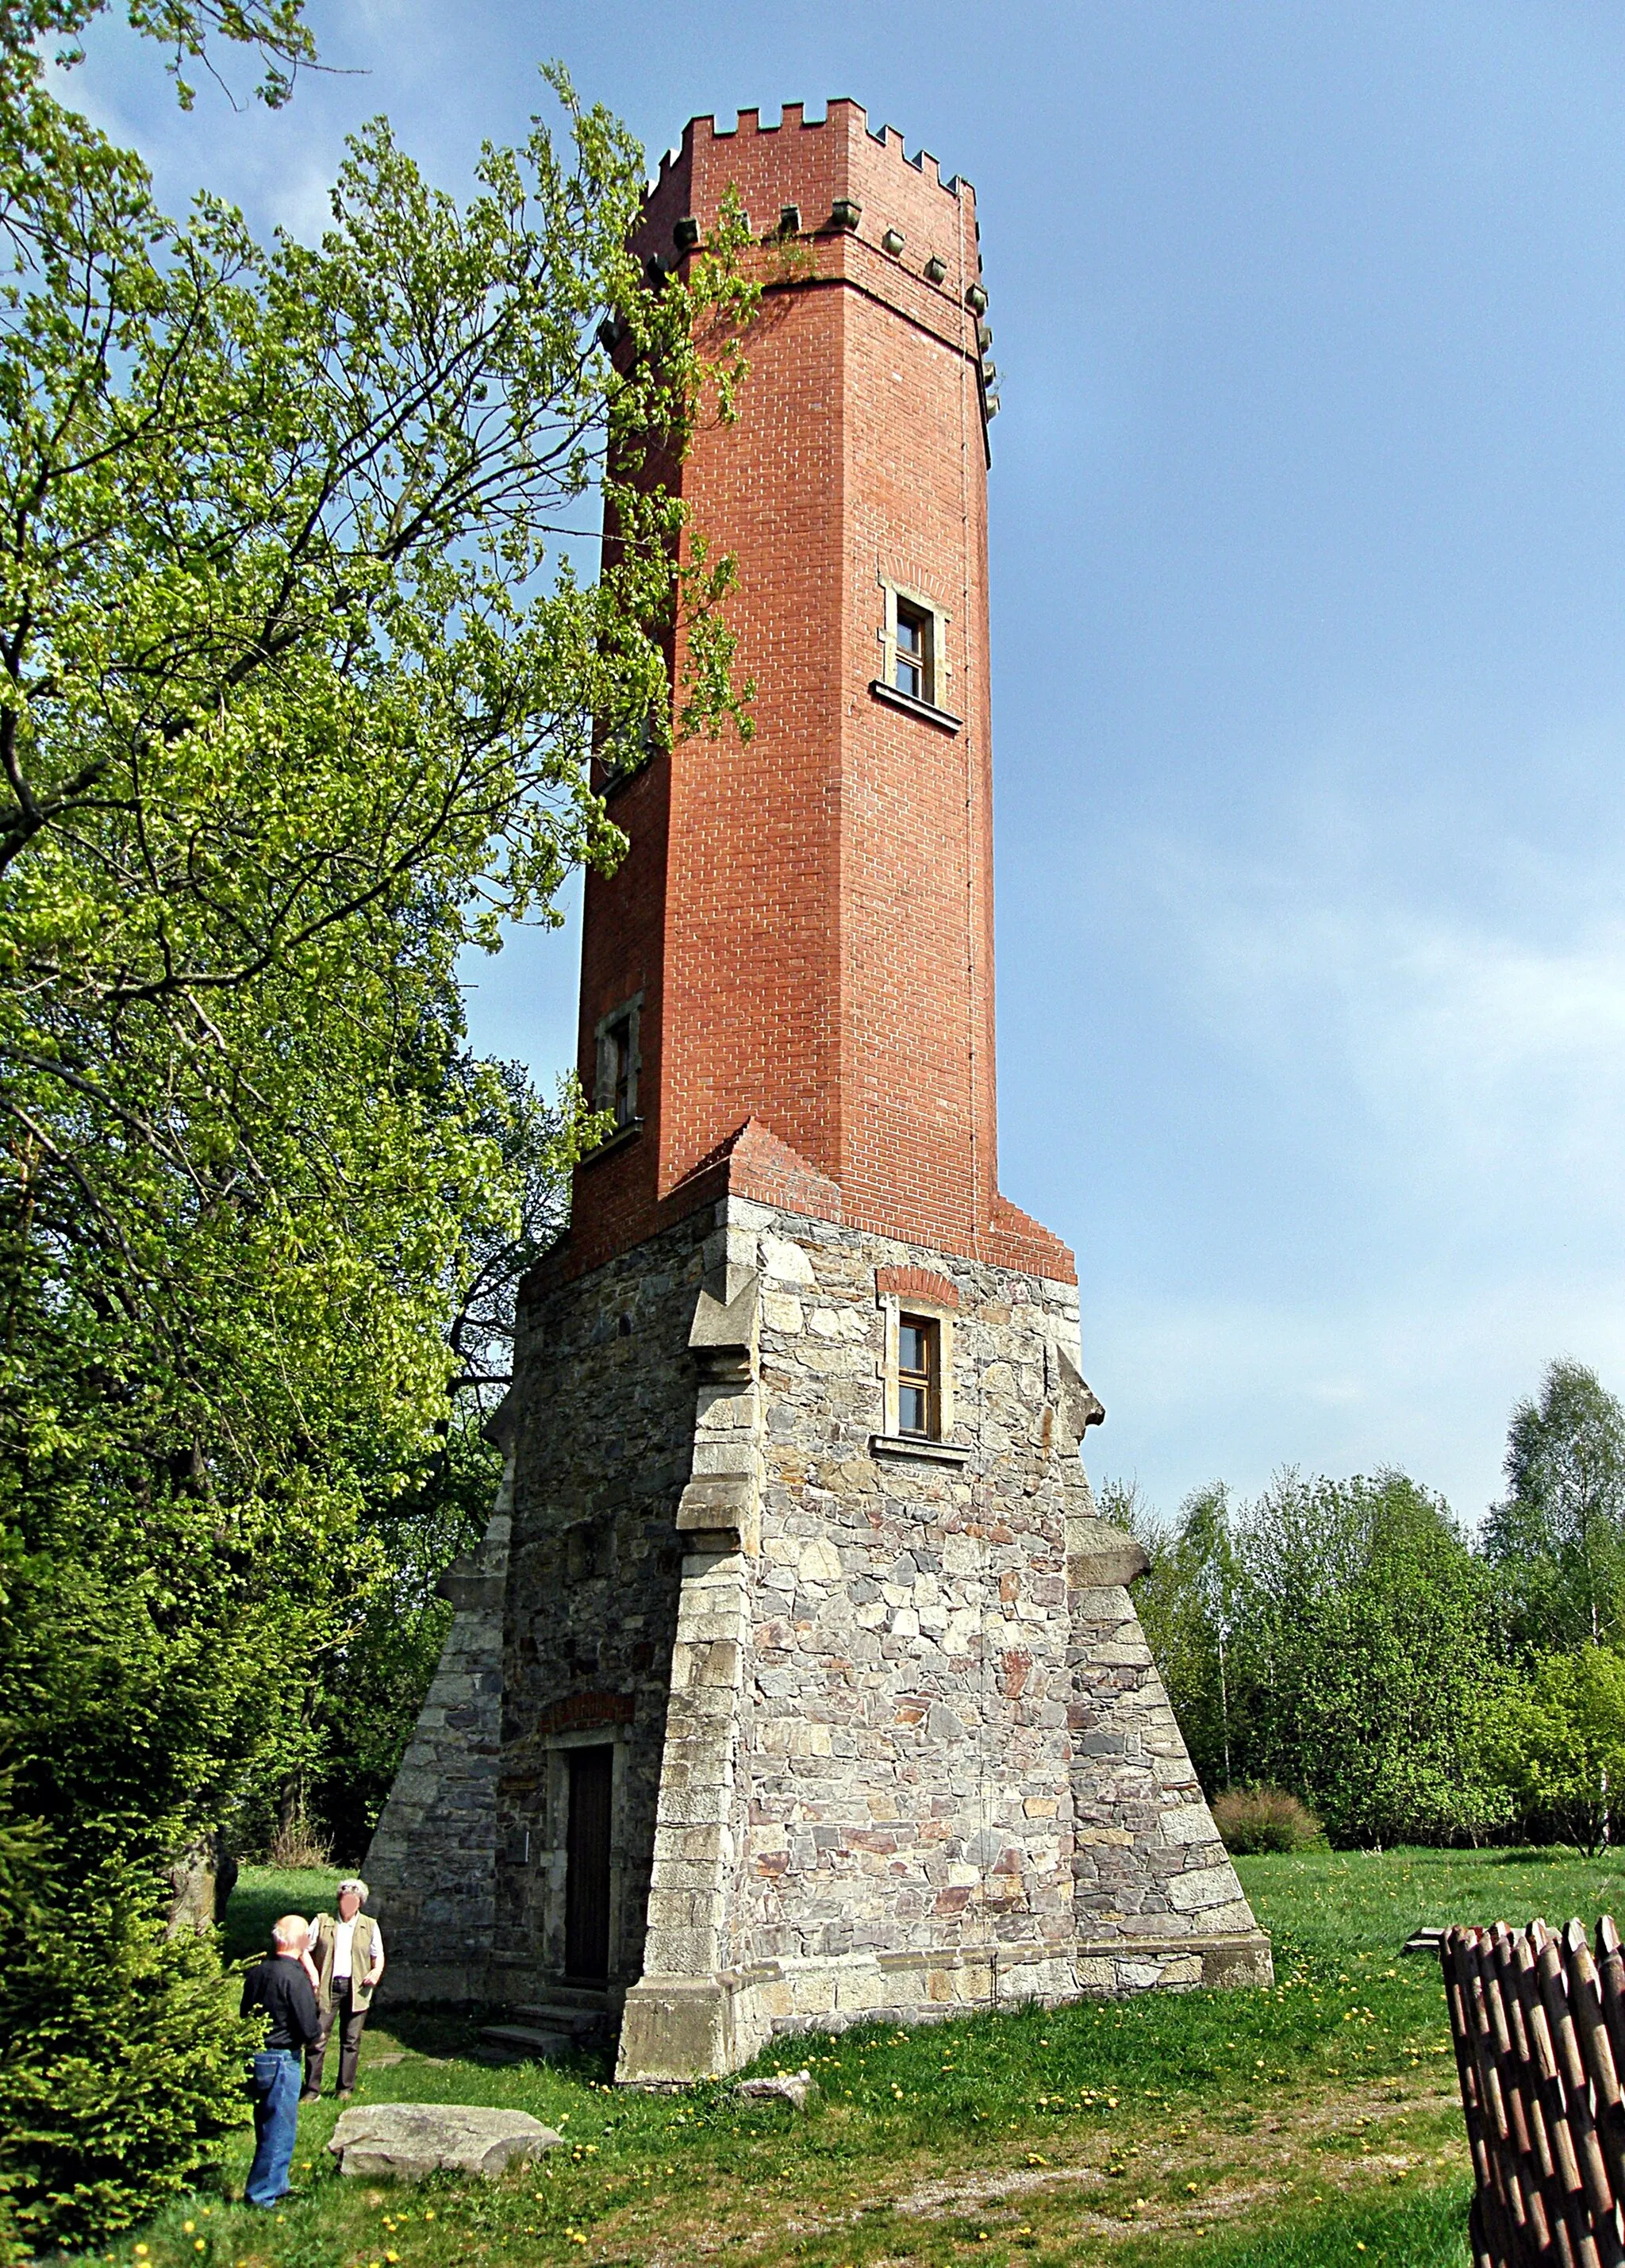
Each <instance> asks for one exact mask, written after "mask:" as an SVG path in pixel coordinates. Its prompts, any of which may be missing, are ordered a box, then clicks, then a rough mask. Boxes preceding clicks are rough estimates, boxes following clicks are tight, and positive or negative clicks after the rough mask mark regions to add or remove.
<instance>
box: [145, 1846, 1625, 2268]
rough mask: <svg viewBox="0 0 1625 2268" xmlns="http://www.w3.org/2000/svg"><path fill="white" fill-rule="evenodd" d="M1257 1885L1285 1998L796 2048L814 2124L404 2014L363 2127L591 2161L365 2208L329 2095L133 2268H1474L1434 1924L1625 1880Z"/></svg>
mask: <svg viewBox="0 0 1625 2268" xmlns="http://www.w3.org/2000/svg"><path fill="white" fill-rule="evenodd" d="M1241 1872H1242V1874H1243V1877H1244V1880H1245V1881H1246V1888H1247V1890H1248V1894H1249V1896H1251V1897H1252V1898H1253V1900H1254V1906H1255V1909H1256V1911H1258V1914H1259V1918H1260V1919H1261V1921H1262V1922H1263V1924H1264V1926H1266V1927H1267V1928H1268V1929H1269V1930H1270V1931H1271V1932H1272V1933H1274V1937H1275V1942H1276V1972H1277V1983H1276V1987H1275V1989H1274V1990H1272V1991H1268V1992H1211V1993H1194V1994H1180V1995H1146V1996H1144V1997H1143V1998H1141V1999H1136V2000H1132V2001H1128V2002H1094V2003H1089V2004H1085V2005H1084V2006H1082V2007H1073V2008H1067V2009H1051V2010H1040V2009H1034V2008H1021V2009H1015V2010H1011V2011H1010V2012H1009V2013H1006V2014H998V2015H989V2016H982V2017H975V2018H970V2019H967V2020H962V2021H956V2022H953V2023H950V2024H945V2025H941V2026H937V2027H932V2028H929V2029H915V2030H911V2031H906V2032H905V2031H894V2030H890V2029H881V2028H877V2027H872V2026H871V2027H865V2028H864V2029H858V2030H853V2031H849V2032H846V2033H843V2034H841V2035H838V2036H807V2037H804V2038H800V2039H787V2040H783V2041H780V2042H777V2043H775V2044H774V2045H773V2047H772V2048H771V2049H770V2050H769V2051H768V2052H767V2053H766V2054H765V2055H764V2056H763V2057H762V2058H761V2067H762V2068H764V2069H769V2070H790V2069H796V2068H798V2067H799V2066H802V2065H804V2064H805V2065H807V2066H810V2067H811V2068H812V2070H813V2073H814V2074H815V2075H816V2077H817V2078H818V2080H819V2081H820V2088H821V2090H822V2099H821V2102H820V2107H819V2108H818V2109H817V2110H816V2111H815V2112H814V2113H813V2116H811V2117H806V2118H804V2119H796V2118H793V2117H791V2116H790V2114H789V2113H788V2112H787V2111H786V2110H784V2109H783V2106H780V2105H776V2104H765V2105H757V2104H751V2105H747V2104H744V2103H741V2102H739V2101H738V2100H737V2099H736V2098H735V2097H734V2096H733V2095H732V2092H731V2091H730V2090H729V2088H726V2087H724V2086H717V2085H706V2086H700V2087H696V2088H692V2089H690V2090H688V2092H687V2093H686V2094H684V2095H680V2096H675V2097H673V2096H658V2095H629V2094H622V2093H619V2092H617V2091H616V2090H615V2089H614V2088H613V2086H611V2085H610V2084H608V2081H609V2078H610V2073H609V2072H608V2070H607V2068H606V2067H605V2066H602V2065H600V2064H598V2063H595V2062H593V2061H592V2060H591V2059H586V2058H582V2059H578V2060H577V2062H575V2063H574V2064H572V2065H570V2066H562V2067H555V2066H543V2065H535V2064H522V2065H515V2066H508V2067H505V2068H490V2067H488V2066H482V2065H480V2064H479V2063H477V2062H475V2061H474V2060H472V2059H471V2054H470V2051H471V2050H472V2049H473V2048H474V2044H475V2039H474V2030H473V2028H472V2025H471V2024H469V2023H467V2022H464V2021H459V2020H455V2019H452V2018H445V2017H440V2018H435V2017H427V2016H425V2017H414V2016H411V2015H409V2014H406V2013H401V2014H396V2015H393V2016H392V2015H391V2014H389V2012H388V2010H387V2007H386V2008H385V2009H384V2010H381V2011H380V2012H379V2014H378V2015H377V2016H375V2018H374V2019H373V2021H372V2023H371V2026H370V2027H369V2030H368V2034H367V2043H366V2048H365V2050H364V2058H363V2065H362V2088H361V2095H360V2099H361V2100H362V2101H372V2102H383V2101H391V2100H394V2101H414V2102H490V2103H500V2104H508V2105H512V2106H513V2107H515V2108H518V2109H522V2110H529V2111H531V2112H533V2114H534V2115H535V2116H536V2117H540V2118H541V2119H542V2120H544V2121H545V2122H546V2123H547V2124H549V2125H552V2126H554V2127H555V2128H557V2129H558V2131H559V2132H562V2134H563V2135H564V2136H565V2137H566V2139H567V2145H568V2147H566V2148H565V2149H563V2150H561V2151H557V2152H555V2153H553V2154H552V2155H551V2156H550V2157H549V2158H548V2160H547V2161H545V2163H544V2164H543V2166H542V2167H541V2168H540V2169H537V2170H536V2171H535V2172H533V2174H531V2175H529V2176H526V2177H524V2178H522V2179H521V2178H518V2177H515V2178H512V2179H509V2180H504V2181H503V2182H501V2183H495V2184H490V2185H487V2184H483V2183H474V2184H468V2185H463V2184H460V2183H455V2182H452V2181H450V2180H445V2179H442V2180H437V2182H435V2183H430V2184H428V2185H426V2186H425V2187H424V2188H423V2189H421V2190H417V2191H403V2192H391V2191H382V2190H368V2189H366V2188H364V2186H363V2185H362V2184H360V2183H350V2182H343V2181H342V2180H340V2179H339V2178H338V2177H337V2176H336V2175H335V2172H334V2170H333V2169H332V2165H331V2161H328V2160H327V2157H326V2154H325V2145H326V2143H327V2139H328V2137H329V2135H330V2133H331V2132H332V2127H333V2123H334V2117H335V2106H334V2104H333V2103H332V2102H331V2099H330V2098H329V2100H328V2101H327V2102H323V2103H322V2104H320V2105H319V2106H313V2107H312V2108H311V2109H309V2110H305V2111H304V2112H302V2113H301V2117H300V2137H299V2150H298V2158H297V2160H296V2169H297V2170H296V2183H297V2186H298V2192H299V2194H298V2196H297V2197H296V2198H294V2199H292V2200H290V2204H289V2205H288V2208H287V2210H286V2212H285V2214H284V2215H283V2216H282V2217H281V2218H273V2219H270V2220H267V2219H266V2218H265V2217H263V2216H259V2215H254V2214H251V2213H248V2212H247V2211H246V2209H245V2208H242V2207H240V2206H239V2205H233V2204H231V2203H229V2202H227V2201H226V2200H227V2199H228V2198H230V2197H232V2195H236V2194H240V2188H241V2181H242V2176H243V2173H244V2171H245V2169H246V2161H247V2156H248V2149H247V2143H246V2138H245V2139H243V2140H241V2141H239V2143H238V2144H236V2145H235V2146H234V2147H233V2149H232V2153H231V2155H230V2158H229V2161H228V2164H227V2167H226V2169H225V2185H224V2194H223V2195H222V2196H218V2197H215V2198H197V2199H195V2200H192V2201H191V2202H189V2203H188V2204H187V2205H184V2206H183V2205H177V2206H176V2207H174V2208H173V2209H172V2210H171V2211H170V2212H167V2213H165V2214H164V2215H162V2216H161V2217H160V2218H159V2220H158V2221H157V2222H156V2223H155V2224H154V2225H153V2226H152V2227H151V2228H150V2229H148V2230H147V2231H145V2232H143V2239H142V2241H143V2242H145V2243H146V2244H147V2245H148V2247H149V2251H148V2253H147V2254H146V2255H144V2256H142V2257H140V2260H139V2263H138V2268H178V2264H180V2263H181V2262H191V2263H193V2264H194V2268H222V2264H224V2268H237V2264H239V2263H247V2264H250V2268H371V2264H373V2263H378V2264H379V2268H391V2263H392V2261H393V2262H398V2263H399V2264H401V2268H455V2264H461V2263H473V2262H479V2261H489V2262H493V2263H495V2262H507V2261H510V2260H512V2261H526V2262H530V2261H535V2262H539V2263H543V2262H556V2261H562V2260H591V2261H595V2262H605V2263H612V2262H613V2263H619V2264H624V2268H644V2264H645V2263H653V2262H656V2261H660V2262H665V2263H673V2264H682V2263H686V2262H688V2261H690V2260H694V2261H698V2260H699V2259H700V2258H701V2257H720V2258H722V2259H724V2260H725V2261H727V2262H729V2263H735V2262H737V2263H739V2264H741V2268H743V2264H746V2263H748V2264H753V2268H780V2264H783V2268H789V2264H792V2263H793V2264H795V2268H880V2264H882V2263H886V2264H897V2263H901V2262H903V2261H908V2262H910V2263H913V2264H916V2268H942V2264H947V2263H950V2262H960V2261H967V2260H980V2261H984V2262H985V2261H993V2262H997V2263H999V2264H1001V2268H1004V2264H1010V2263H1015V2262H1031V2263H1033V2264H1034V2268H1085V2264H1090V2268H1096V2264H1099V2268H1107V2264H1110V2268H1120V2264H1121V2268H1136V2264H1142V2263H1151V2262H1156V2263H1158V2264H1163V2263H1165V2264H1168V2268H1240V2264H1243V2263H1246V2264H1248V2268H1253V2264H1256V2268H1320V2264H1322V2263H1330V2262H1333V2261H1336V2262H1339V2263H1342V2264H1343V2268H1375V2264H1376V2263H1377V2262H1379V2261H1386V2262H1392V2263H1395V2264H1398V2263H1401V2262H1402V2263H1404V2264H1406V2268H1435V2264H1437V2268H1460V2264H1462V2263H1464V2262H1465V2260H1466V2257H1467V2254H1466V2246H1465V2242H1464V2238H1463V2231H1464V2228H1465V2223H1466V2211H1467V2194H1468V2192H1467V2186H1466V2173H1465V2169H1466V2157H1465V2150H1464V2147H1463V2144H1462V2139H1461V2120H1460V2106H1459V2104H1458V2103H1457V2101H1456V2097H1455V2073H1454V2065H1453V2060H1452V2057H1451V2055H1450V2053H1449V2046H1448V2035H1447V2032H1446V2029H1445V2008H1444V1994H1443V1988H1442V1985H1441V1983H1440V1979H1439V1975H1438V1964H1437V1962H1435V1961H1434V1960H1433V1959H1432V1958H1431V1957H1430V1956H1427V1955H1422V1956H1417V1955H1409V1956H1407V1955H1403V1954H1401V1950H1400V1948H1401V1945H1402V1943H1403V1941H1404V1940H1405V1938H1406V1937H1407V1936H1408V1934H1409V1933H1410V1932H1411V1931H1412V1930H1413V1929H1415V1927H1416V1926H1418V1925H1419V1924H1422V1923H1429V1922H1431V1923H1443V1922H1446V1921H1490V1920H1494V1919H1496V1918H1505V1919H1507V1920H1509V1921H1515V1922H1523V1921H1527V1920H1528V1919H1529V1918H1531V1917H1532V1916H1533V1914H1535V1913H1544V1914H1545V1915H1546V1916H1547V1917H1548V1919H1552V1920H1562V1919H1565V1918H1567V1917H1568V1916H1569V1915H1570V1914H1572V1913H1578V1914H1580V1915H1582V1916H1583V1917H1584V1918H1585V1919H1586V1920H1587V1921H1590V1920H1592V1919H1594V1918H1595V1917H1596V1915H1597V1914H1598V1913H1599V1911H1615V1912H1618V1913H1621V1914H1625V1862H1621V1861H1618V1860H1615V1859H1612V1858H1607V1859H1600V1860H1596V1861H1592V1860H1586V1859H1581V1858H1578V1857H1577V1856H1576V1855H1574V1854H1572V1853H1551V1852H1479V1853H1475V1852H1423V1851H1398V1852H1388V1853H1384V1854H1382V1855H1380V1856H1378V1855H1375V1854H1369V1853H1333V1852H1311V1853H1307V1854H1305V1855H1302V1856H1298V1857H1291V1858H1286V1857H1271V1858H1260V1859H1246V1860H1243V1861H1242V1864H1241ZM334 1880H335V1878H334V1877H331V1876H327V1875H297V1876H296V1875H287V1874H282V1875H270V1874H266V1873H264V1872H261V1871H255V1870H249V1871H248V1872H247V1873H246V1874H245V1877H244V1880H243V1882H242V1883H241V1885H240V1886H239V1890H238V1893H237V1896H236V1898H235V1899H234V1900H233V1904H232V1917H231V1932H230V1935H231V1940H232V1944H233V1945H234V1946H235V1947H238V1948H240V1949H242V1950H245V1951H246V1950H252V1949H255V1948H257V1946H258V1944H259V1943H261V1942H262V1941H263V1938H264V1933H265V1931H266V1929H267V1927H268V1923H269V1922H270V1921H272V1920H274V1919H275V1918H276V1915H277V1914H279V1913H281V1912H284V1911H290V1910H292V1911H302V1912H311V1911H315V1910H316V1909H317V1908H318V1907H319V1906H320V1905H321V1904H324V1903H325V1902H326V1901H327V1898H328V1897H330V1896H331V1894H332V1887H333V1881H334ZM383 2058H394V2059H393V2060H387V2061H386V2060H383ZM187 2220H190V2221H191V2222H192V2223H193V2227H192V2228H190V2229H188V2228H186V2227H185V2226H184V2224H185V2222H186V2221H187ZM1362 2247H1363V2248H1364V2250H1362V2249H1361V2248H1362ZM115 2257H117V2259H118V2260H119V2261H120V2262H121V2264H129V2262H130V2261H131V2260H132V2253H131V2250H130V2247H129V2245H128V2244H124V2245H121V2247H120V2249H119V2251H118V2253H117V2255H116V2256H115Z"/></svg>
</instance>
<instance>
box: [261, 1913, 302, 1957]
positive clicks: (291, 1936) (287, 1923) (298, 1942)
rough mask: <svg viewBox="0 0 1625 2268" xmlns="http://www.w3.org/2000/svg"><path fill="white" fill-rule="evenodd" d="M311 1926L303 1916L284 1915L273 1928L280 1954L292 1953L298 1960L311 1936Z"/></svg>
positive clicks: (272, 1933) (273, 1935)
mask: <svg viewBox="0 0 1625 2268" xmlns="http://www.w3.org/2000/svg"><path fill="white" fill-rule="evenodd" d="M271 1935H272V1937H273V1938H274V1939H275V1940H276V1950H277V1952H278V1953H290V1954H292V1955H294V1957H295V1958H296V1959H297V1958H298V1955H300V1954H301V1953H303V1952H304V1950H305V1939H306V1938H307V1937H308V1936H309V1935H310V1925H309V1924H308V1923H307V1922H306V1920H305V1917H304V1915H303V1914H284V1915H283V1918H282V1919H281V1920H280V1921H279V1922H277V1923H276V1925H275V1926H273V1928H272V1931H271Z"/></svg>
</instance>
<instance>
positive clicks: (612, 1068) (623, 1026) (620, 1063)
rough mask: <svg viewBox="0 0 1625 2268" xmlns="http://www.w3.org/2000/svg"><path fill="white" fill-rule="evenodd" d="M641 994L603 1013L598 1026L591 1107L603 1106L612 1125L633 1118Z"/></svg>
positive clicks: (624, 1123)
mask: <svg viewBox="0 0 1625 2268" xmlns="http://www.w3.org/2000/svg"><path fill="white" fill-rule="evenodd" d="M642 1005H643V994H642V993H641V992H640V993H639V994H638V995H637V997H636V999H633V1000H629V1001H627V1002H626V1003H625V1005H623V1006H621V1007H619V1008H616V1009H614V1010H613V1011H612V1013H610V1014H609V1015H607V1016H606V1017H604V1018H603V1019H602V1020H601V1021H600V1022H599V1027H598V1035H597V1036H598V1077H597V1079H596V1080H595V1082H594V1085H593V1094H592V1108H594V1109H595V1110H607V1111H608V1112H609V1114H610V1116H611V1117H612V1118H613V1119H614V1123H615V1125H616V1128H617V1129H619V1128H621V1127H622V1126H631V1125H635V1124H636V1120H637V1073H638V1052H637V1025H638V1010H639V1009H640V1007H641V1006H642Z"/></svg>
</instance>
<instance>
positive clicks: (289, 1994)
mask: <svg viewBox="0 0 1625 2268" xmlns="http://www.w3.org/2000/svg"><path fill="white" fill-rule="evenodd" d="M309 1934H310V1932H309V1929H308V1928H307V1927H306V1926H305V1920H304V1918H303V1916H302V1915H299V1914H284V1915H283V1918H282V1919H281V1920H280V1921H279V1922H278V1923H277V1925H276V1928H275V1929H274V1930H273V1931H272V1932H271V1935H272V1936H273V1938H275V1940H276V1952H275V1953H274V1954H272V1955H269V1956H268V1958H267V1959H266V1960H264V1961H262V1962H261V1963H260V1965H259V1967H258V1968H257V1969H251V1970H249V1971H248V1974H247V1976H246V1977H245V1978H244V1979H243V2014H244V2015H245V2016H252V2015H259V2014H263V2015H265V2016H268V2018H269V2019H270V2021H269V2023H268V2026H267V2028H266V2034H265V2044H264V2046H263V2047H262V2048H261V2050H260V2052H259V2054H258V2055H257V2056H255V2058H254V2065H253V2071H254V2163H253V2165H252V2166H251V2167H250V2168H249V2169H248V2185H247V2187H246V2189H245V2191H243V2196H244V2198H245V2200H246V2202H247V2203H248V2204H249V2205H262V2206H264V2207H266V2208H267V2209H268V2208H269V2207H270V2206H272V2205H275V2204H276V2202H277V2200H278V2199H279V2198H284V2197H286V2196H287V2194H288V2169H289V2167H290V2165H291V2164H292V2163H293V2142H294V2136H295V2134H296V2132H298V2117H299V2063H300V2058H301V2057H302V2056H303V2054H304V2052H305V2049H306V2048H307V2047H309V2045H310V2044H311V2042H312V2040H313V2039H314V2038H315V2037H316V2036H317V2034H318V2033H319V2032H320V2029H321V2019H320V2016H319V2014H317V2009H316V1995H315V1993H314V1992H313V1991H312V1988H311V1980H310V1978H309V1977H307V1976H306V1975H305V1967H304V1962H303V1961H302V1959H301V1955H303V1953H304V1951H305V1940H306V1938H307V1937H308V1936H309Z"/></svg>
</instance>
